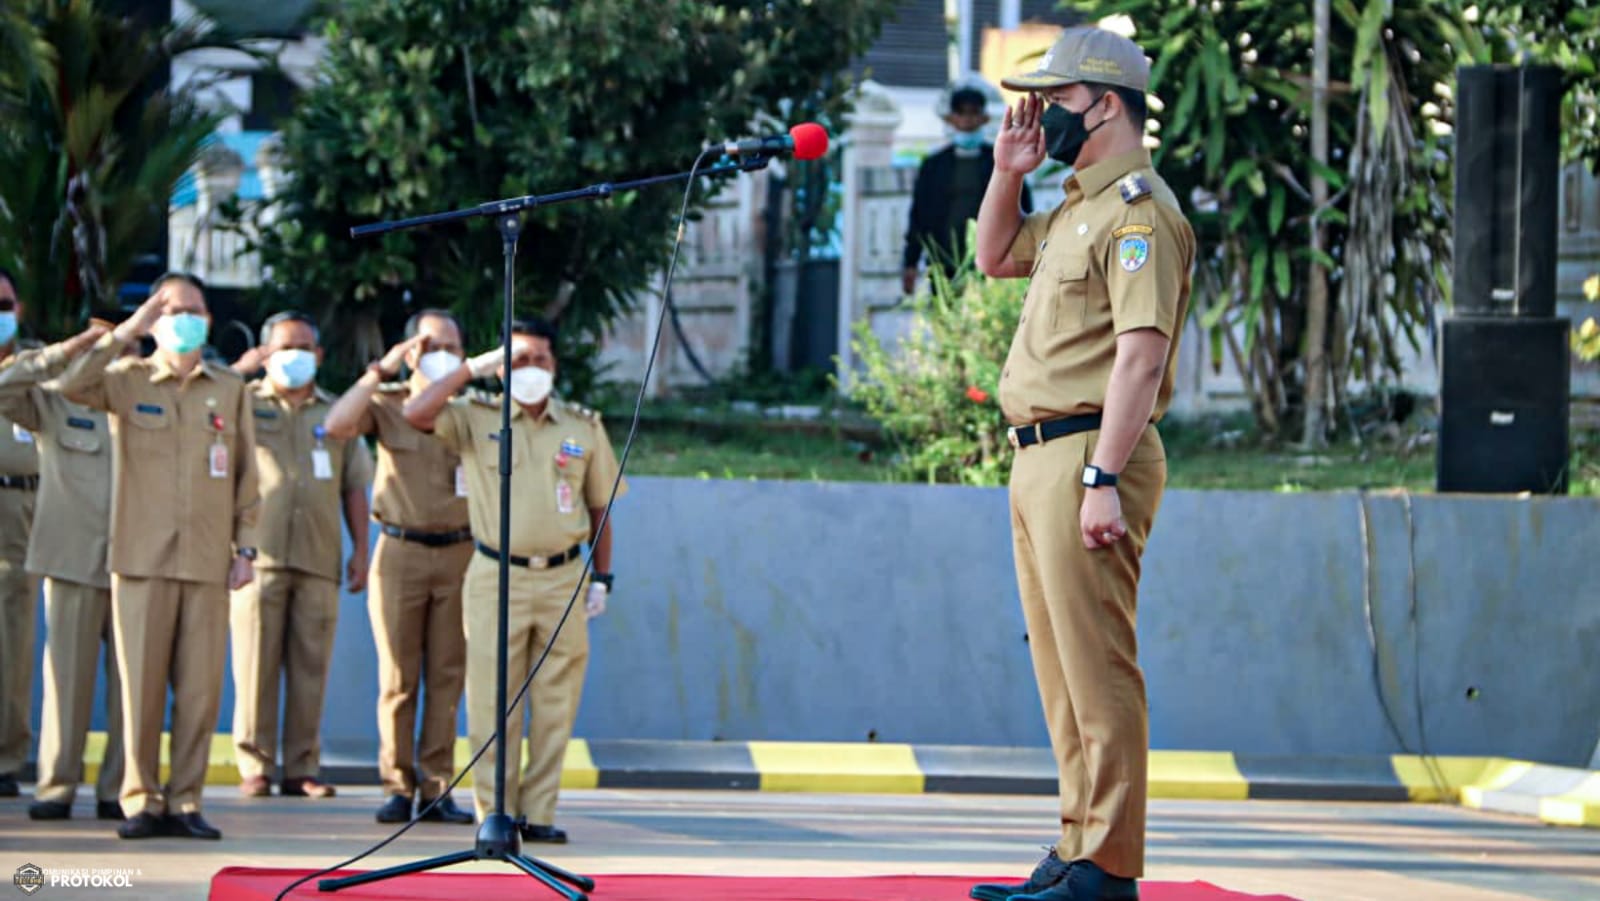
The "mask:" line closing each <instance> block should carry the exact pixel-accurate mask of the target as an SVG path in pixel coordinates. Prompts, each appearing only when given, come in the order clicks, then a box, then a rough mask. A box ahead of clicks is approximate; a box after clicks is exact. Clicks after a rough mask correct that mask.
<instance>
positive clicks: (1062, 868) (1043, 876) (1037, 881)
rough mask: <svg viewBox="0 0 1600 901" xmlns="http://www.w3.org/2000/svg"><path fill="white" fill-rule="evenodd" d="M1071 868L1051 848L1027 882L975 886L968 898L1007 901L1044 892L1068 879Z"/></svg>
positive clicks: (986, 883)
mask: <svg viewBox="0 0 1600 901" xmlns="http://www.w3.org/2000/svg"><path fill="white" fill-rule="evenodd" d="M1070 867H1071V865H1070V864H1068V863H1067V862H1066V861H1064V860H1062V859H1061V858H1059V857H1057V856H1056V849H1054V848H1051V849H1050V853H1049V854H1046V855H1045V856H1044V859H1043V860H1041V861H1039V864H1038V866H1035V867H1034V868H1033V874H1032V875H1031V876H1029V877H1028V881H1027V882H1014V883H1011V884H1009V885H1006V884H1003V883H997V882H985V883H980V884H978V885H975V886H973V887H972V891H970V892H968V893H967V896H968V897H970V898H976V899H977V901H1007V899H1009V898H1010V897H1011V896H1012V895H1026V894H1029V893H1030V892H1042V891H1044V890H1045V889H1047V888H1049V887H1050V886H1052V885H1055V884H1056V883H1058V882H1060V881H1061V880H1063V879H1065V878H1067V870H1068V869H1069V868H1070Z"/></svg>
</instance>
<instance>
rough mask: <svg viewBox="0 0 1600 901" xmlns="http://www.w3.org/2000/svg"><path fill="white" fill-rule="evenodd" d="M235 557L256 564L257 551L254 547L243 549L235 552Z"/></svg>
mask: <svg viewBox="0 0 1600 901" xmlns="http://www.w3.org/2000/svg"><path fill="white" fill-rule="evenodd" d="M233 555H234V556H235V557H240V558H242V559H245V560H249V561H250V562H251V563H254V562H255V560H256V549H255V548H253V547H242V548H239V549H238V550H236V551H234V552H233Z"/></svg>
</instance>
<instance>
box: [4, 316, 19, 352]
mask: <svg viewBox="0 0 1600 901" xmlns="http://www.w3.org/2000/svg"><path fill="white" fill-rule="evenodd" d="M16 336H17V314H16V313H14V312H12V311H11V310H7V311H5V312H4V313H0V347H4V346H5V345H7V344H10V343H11V339H12V338H15V337H16Z"/></svg>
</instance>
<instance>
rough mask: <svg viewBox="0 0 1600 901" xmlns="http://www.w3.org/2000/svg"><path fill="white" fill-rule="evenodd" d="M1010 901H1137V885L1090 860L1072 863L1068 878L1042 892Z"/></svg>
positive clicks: (1020, 896)
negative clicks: (1108, 871)
mask: <svg viewBox="0 0 1600 901" xmlns="http://www.w3.org/2000/svg"><path fill="white" fill-rule="evenodd" d="M1010 901H1139V883H1138V882H1137V881H1136V880H1133V879H1129V878H1128V877H1126V876H1113V875H1111V874H1110V873H1107V872H1106V871H1105V870H1102V869H1100V866H1099V865H1098V864H1096V863H1095V862H1094V861H1092V860H1075V861H1073V862H1072V863H1071V864H1070V865H1069V866H1068V869H1067V878H1065V879H1063V880H1061V881H1060V882H1057V883H1056V884H1055V885H1052V886H1050V887H1049V888H1047V889H1045V890H1044V891H1041V892H1033V893H1032V894H1020V895H1012V896H1011V898H1010Z"/></svg>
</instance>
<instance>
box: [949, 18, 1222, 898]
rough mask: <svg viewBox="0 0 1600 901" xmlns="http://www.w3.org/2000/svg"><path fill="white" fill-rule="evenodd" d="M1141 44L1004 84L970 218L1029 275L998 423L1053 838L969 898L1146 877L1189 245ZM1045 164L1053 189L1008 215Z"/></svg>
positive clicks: (1126, 891)
mask: <svg viewBox="0 0 1600 901" xmlns="http://www.w3.org/2000/svg"><path fill="white" fill-rule="evenodd" d="M1149 78H1150V67H1149V62H1148V61H1147V60H1146V59H1145V56H1144V52H1143V51H1142V50H1141V49H1140V48H1139V47H1138V45H1136V44H1134V43H1133V42H1132V41H1130V40H1128V39H1127V38H1125V37H1122V36H1121V35H1118V34H1116V33H1114V32H1111V31H1108V30H1104V29H1100V28H1094V27H1088V28H1071V29H1068V30H1066V31H1065V32H1063V34H1062V35H1061V37H1060V39H1059V40H1057V41H1056V43H1055V45H1054V46H1053V47H1052V48H1051V49H1050V51H1049V52H1048V53H1046V54H1045V56H1044V58H1043V60H1042V61H1041V63H1040V65H1039V68H1038V69H1037V70H1035V71H1033V72H1028V73H1023V74H1020V75H1017V76H1014V77H1012V78H1007V79H1005V80H1004V81H1003V82H1002V84H1004V85H1005V86H1006V87H1007V88H1010V89H1012V90H1015V91H1023V92H1027V96H1026V97H1025V98H1024V99H1023V100H1022V102H1021V103H1020V104H1018V105H1017V107H1016V108H1014V109H1011V110H1008V111H1007V113H1006V117H1005V123H1004V125H1003V127H1002V128H1001V130H1000V136H999V138H998V139H997V141H996V144H995V171H994V176H993V178H992V179H991V180H990V182H989V190H988V193H987V194H986V195H985V196H984V200H983V209H982V211H981V212H980V213H979V215H978V237H977V241H978V248H977V258H978V265H979V266H980V267H981V268H982V269H983V271H984V272H986V273H988V274H989V275H991V276H994V277H996V278H1028V279H1029V284H1028V293H1027V295H1026V297H1025V298H1024V300H1023V307H1022V313H1021V316H1020V317H1019V322H1018V325H1017V332H1016V335H1015V337H1014V338H1013V339H1012V344H1011V350H1010V352H1009V354H1008V356H1007V357H1006V361H1005V365H1004V368H1003V369H1002V371H1001V377H1000V391H999V395H1000V407H1001V410H1002V411H1003V413H1004V414H1005V417H1006V420H1007V421H1008V422H1009V423H1010V424H1011V429H1010V431H1009V433H1008V435H1009V438H1010V440H1011V445H1012V447H1013V449H1014V452H1015V460H1014V462H1013V464H1012V469H1011V492H1010V499H1011V522H1012V532H1013V535H1012V538H1013V541H1012V545H1013V557H1014V563H1015V566H1016V572H1017V584H1018V587H1019V593H1020V595H1021V600H1022V611H1023V616H1024V619H1025V621H1026V622H1027V626H1028V636H1029V641H1028V649H1029V653H1030V654H1031V655H1032V657H1033V669H1034V676H1035V678H1036V680H1037V682H1038V687H1039V696H1040V700H1041V701H1042V702H1043V707H1044V717H1045V723H1046V726H1047V727H1048V729H1049V732H1050V744H1051V747H1052V749H1053V750H1054V752H1055V756H1056V764H1057V767H1058V769H1059V770H1060V785H1061V802H1060V810H1061V832H1060V839H1059V841H1058V842H1057V843H1056V846H1055V847H1054V848H1053V849H1052V850H1051V852H1050V854H1049V856H1047V857H1046V858H1045V860H1044V861H1042V862H1041V863H1040V864H1039V867H1038V868H1037V869H1036V870H1035V871H1034V873H1033V875H1032V876H1031V877H1030V878H1029V879H1028V880H1027V882H1025V883H1021V884H1017V885H980V886H977V887H975V888H973V890H972V897H974V898H977V899H980V901H994V899H1008V901H1135V899H1137V898H1138V896H1139V894H1138V887H1137V882H1136V880H1137V879H1138V878H1139V877H1140V876H1142V875H1143V874H1144V849H1145V834H1144V832H1145V797H1146V785H1147V775H1146V767H1147V753H1148V747H1149V721H1148V712H1147V707H1146V701H1145V686H1144V676H1143V674H1142V673H1141V671H1140V669H1139V663H1138V642H1137V639H1136V636H1135V628H1134V625H1135V614H1136V612H1137V608H1138V600H1139V572H1140V561H1141V559H1142V557H1143V554H1144V549H1145V542H1146V541H1147V540H1148V538H1149V536H1150V530H1151V527H1152V525H1153V524H1154V521H1155V514H1156V509H1157V507H1158V506H1159V505H1160V501H1161V494H1162V491H1163V490H1164V488H1165V485H1166V476H1167V468H1166V453H1165V451H1164V449H1163V447H1162V444H1161V436H1160V434H1159V432H1157V430H1156V423H1157V421H1159V420H1160V419H1161V417H1162V415H1163V413H1165V411H1166V408H1167V406H1168V403H1169V402H1170V400H1171V398H1172V391H1173V385H1174V381H1175V379H1174V375H1175V372H1176V359H1177V344H1178V338H1179V336H1180V333H1181V329H1182V327H1183V324H1184V318H1185V316H1186V315H1187V312H1188V307H1189V294H1190V271H1191V267H1192V266H1193V265H1194V258H1195V238H1194V232H1193V230H1192V229H1191V228H1190V226H1189V223H1188V221H1187V220H1186V219H1185V218H1184V215H1183V212H1182V209H1181V208H1180V206H1179V204H1178V199H1177V197H1176V196H1175V195H1174V194H1173V192H1172V190H1171V189H1170V188H1169V187H1168V186H1167V184H1166V182H1165V181H1163V180H1162V179H1161V176H1159V175H1158V174H1156V172H1155V170H1154V169H1153V168H1152V166H1151V159H1150V152H1149V151H1148V150H1147V149H1145V147H1144V131H1145V116H1146V111H1145V103H1146V98H1145V91H1146V90H1147V88H1148V83H1149ZM1046 156H1050V157H1052V158H1054V159H1056V160H1057V161H1059V162H1062V163H1065V164H1067V165H1070V166H1072V167H1073V172H1072V175H1071V176H1070V177H1069V178H1068V179H1067V180H1066V184H1065V186H1064V188H1065V191H1064V193H1065V197H1064V199H1063V200H1062V202H1061V204H1060V205H1058V206H1057V207H1056V208H1055V209H1053V210H1050V211H1048V212H1041V213H1035V214H1033V215H1031V216H1024V215H1023V213H1022V211H1021V210H1020V209H1019V207H1018V203H1017V195H1018V190H1019V188H1020V186H1021V184H1022V179H1023V177H1024V176H1025V175H1026V174H1027V173H1029V172H1032V171H1033V170H1034V169H1035V168H1037V167H1038V166H1039V165H1040V164H1042V163H1043V162H1044V159H1045V157H1046Z"/></svg>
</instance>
